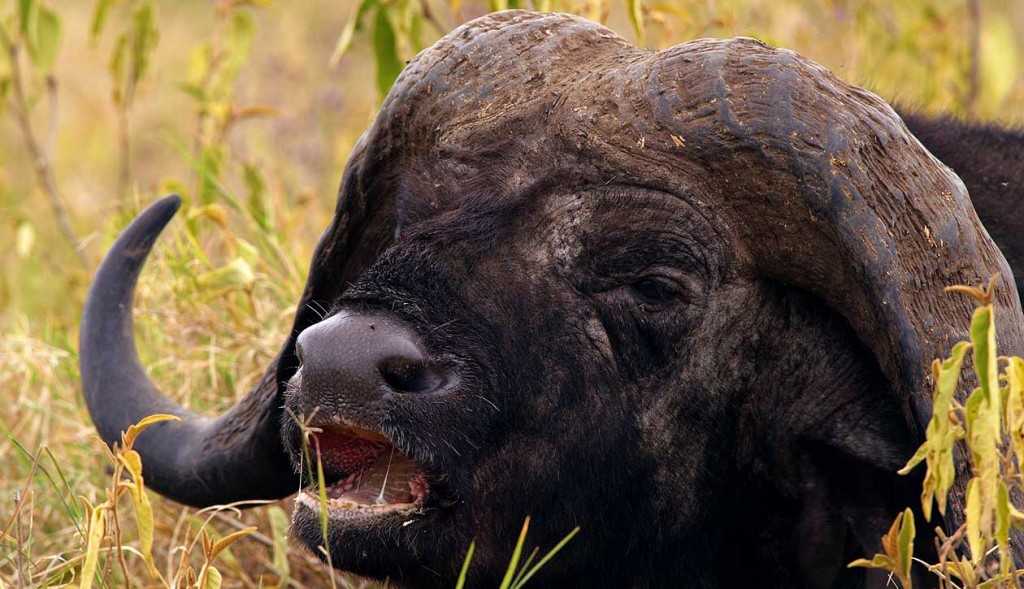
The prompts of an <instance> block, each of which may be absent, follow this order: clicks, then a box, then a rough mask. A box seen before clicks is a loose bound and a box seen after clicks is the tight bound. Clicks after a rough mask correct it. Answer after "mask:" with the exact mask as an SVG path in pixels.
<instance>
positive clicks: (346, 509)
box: [296, 490, 425, 520]
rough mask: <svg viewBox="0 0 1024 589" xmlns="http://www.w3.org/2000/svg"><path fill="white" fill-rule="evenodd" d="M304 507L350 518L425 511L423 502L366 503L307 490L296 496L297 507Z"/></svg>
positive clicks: (330, 518) (335, 516)
mask: <svg viewBox="0 0 1024 589" xmlns="http://www.w3.org/2000/svg"><path fill="white" fill-rule="evenodd" d="M299 507H303V508H305V509H309V510H312V511H315V512H317V513H320V512H321V511H322V510H323V509H324V508H326V509H327V517H328V519H329V520H333V519H349V518H350V517H360V518H365V517H373V516H382V517H383V516H392V515H400V516H401V515H406V516H409V515H422V514H423V513H425V511H424V508H423V504H422V503H420V502H412V503H383V504H379V505H377V504H366V503H356V502H353V501H347V500H345V499H331V498H326V499H325V498H322V497H320V496H319V495H318V494H317V493H316V492H315V491H311V490H305V491H302V492H300V493H299V496H298V497H297V498H296V509H298V508H299Z"/></svg>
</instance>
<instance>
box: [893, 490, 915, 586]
mask: <svg viewBox="0 0 1024 589" xmlns="http://www.w3.org/2000/svg"><path fill="white" fill-rule="evenodd" d="M916 534H917V531H916V530H915V529H914V512H913V511H910V508H909V507H908V508H907V509H905V510H903V525H902V526H900V534H899V539H898V540H897V546H898V548H899V553H898V554H899V559H900V560H899V565H900V577H901V578H903V579H910V567H911V565H912V564H913V557H914V536H915V535H916ZM905 589H909V586H906V587H905Z"/></svg>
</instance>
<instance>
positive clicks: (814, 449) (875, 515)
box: [739, 286, 929, 587]
mask: <svg viewBox="0 0 1024 589" xmlns="http://www.w3.org/2000/svg"><path fill="white" fill-rule="evenodd" d="M765 300H766V301H767V303H766V304H765V306H764V311H763V312H762V316H763V317H765V318H766V322H765V326H764V328H763V330H762V331H760V334H759V337H758V338H757V340H758V341H759V343H758V345H757V346H756V347H755V348H754V349H752V350H751V351H750V353H751V354H752V355H753V356H752V357H753V358H754V360H753V361H754V362H755V365H756V366H757V370H756V371H755V374H756V375H757V376H756V378H755V379H754V381H753V386H752V388H751V390H750V393H749V396H748V397H747V399H746V400H745V401H744V403H743V405H742V409H741V414H740V439H741V441H742V443H741V445H740V448H741V453H742V454H741V456H740V462H739V466H740V470H741V471H742V472H750V473H753V474H752V478H753V481H754V483H755V486H756V487H757V488H758V489H761V492H762V493H769V494H774V495H776V497H775V501H774V502H769V501H762V503H763V504H768V505H789V507H788V508H778V509H782V510H783V512H782V513H780V514H776V515H777V516H782V517H784V518H785V519H787V520H788V521H791V522H793V523H792V528H791V530H790V533H792V534H793V537H792V539H791V542H792V543H791V545H790V546H791V552H790V555H789V557H793V556H795V557H796V559H797V564H798V566H799V570H800V572H801V574H802V577H803V578H804V580H805V581H806V585H807V586H812V587H816V586H831V585H832V582H833V581H835V578H834V577H835V574H836V571H837V570H844V571H845V565H846V564H848V563H849V562H851V561H853V560H854V559H856V558H862V557H865V556H867V557H870V555H872V554H875V553H876V552H879V551H880V549H881V545H880V537H881V535H882V534H883V533H884V532H885V531H886V530H887V529H888V528H889V526H890V525H891V523H892V521H893V518H894V517H895V516H896V514H898V513H899V512H901V511H902V510H903V509H905V508H906V507H916V506H918V505H920V499H919V495H920V489H921V487H920V483H921V473H917V472H915V473H912V474H911V476H900V475H899V474H897V471H898V470H899V469H900V468H901V467H902V466H903V465H904V464H906V461H907V460H908V459H909V457H910V456H911V455H912V454H913V452H914V451H915V449H916V446H917V441H916V437H915V434H914V426H913V425H912V424H911V423H908V420H907V419H906V416H905V414H904V412H903V408H902V406H901V403H900V401H899V396H898V395H897V393H896V391H895V389H894V387H893V386H892V385H891V384H890V383H889V382H888V379H887V378H886V377H885V375H884V374H883V372H882V370H881V368H880V367H879V366H878V362H877V360H876V359H875V357H874V355H873V354H872V353H871V351H870V350H869V349H867V347H866V346H865V344H863V343H862V342H861V341H860V340H859V338H858V336H857V335H856V333H855V332H854V330H853V328H852V327H851V326H850V325H849V323H848V322H846V321H845V320H844V319H843V318H842V317H841V316H840V315H839V314H838V313H836V312H835V311H833V310H831V309H830V308H829V307H828V306H827V304H826V303H825V302H823V301H822V300H820V299H818V298H816V297H813V296H811V295H808V294H806V293H802V292H799V291H794V290H792V289H788V288H786V287H782V286H777V287H775V288H774V289H769V290H768V294H767V295H766V299H765ZM919 521H923V520H919ZM919 536H920V537H921V538H922V539H923V540H924V543H922V545H921V547H920V551H922V552H925V551H927V550H929V547H928V546H927V541H929V540H928V538H927V536H928V534H924V533H922V534H919ZM785 556H786V555H780V558H782V557H785ZM843 574H844V575H847V574H849V575H863V574H864V573H863V571H861V570H855V571H852V572H849V573H843Z"/></svg>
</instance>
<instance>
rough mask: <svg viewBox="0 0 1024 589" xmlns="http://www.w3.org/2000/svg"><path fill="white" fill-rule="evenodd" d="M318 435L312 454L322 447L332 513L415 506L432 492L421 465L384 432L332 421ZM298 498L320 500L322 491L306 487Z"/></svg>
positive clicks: (409, 508)
mask: <svg viewBox="0 0 1024 589" xmlns="http://www.w3.org/2000/svg"><path fill="white" fill-rule="evenodd" d="M315 436H316V440H315V441H314V442H313V444H312V448H311V449H310V450H311V452H312V454H313V456H314V459H315V457H316V455H317V452H319V458H320V462H321V464H322V465H323V469H324V482H325V484H326V488H325V489H324V491H325V495H326V496H327V507H328V508H329V509H330V511H331V513H332V514H338V513H339V512H340V513H341V514H342V515H343V514H344V512H346V511H351V510H375V511H389V512H390V511H417V510H420V509H422V507H423V504H424V502H425V501H426V500H427V498H428V497H429V496H430V484H429V483H428V482H427V476H426V472H425V471H424V470H423V468H422V467H420V466H419V465H418V464H417V463H416V462H414V461H413V460H411V459H410V458H409V457H407V456H406V455H404V454H403V453H402V452H400V451H399V450H397V449H396V448H395V447H394V446H393V445H392V444H391V443H390V441H389V440H388V439H387V438H385V437H384V436H382V435H380V434H378V433H376V432H371V431H368V430H364V429H360V428H357V427H354V426H350V425H343V426H330V427H327V428H324V429H323V431H322V432H321V433H318V434H315ZM299 499H300V501H302V502H304V503H309V502H311V501H312V502H316V503H319V502H320V493H319V490H318V489H316V488H313V487H311V488H309V489H306V490H304V491H303V492H302V494H301V495H300V497H299ZM361 513H365V511H363V512H361Z"/></svg>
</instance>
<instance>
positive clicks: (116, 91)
mask: <svg viewBox="0 0 1024 589" xmlns="http://www.w3.org/2000/svg"><path fill="white" fill-rule="evenodd" d="M127 68H128V35H126V34H124V33H122V34H120V35H118V36H117V40H116V41H114V49H113V50H112V51H111V52H110V63H109V64H108V65H107V71H109V72H110V80H111V82H112V83H113V86H114V87H113V89H112V93H113V96H114V102H116V103H117V104H121V101H122V100H123V99H124V84H125V80H126V79H127V77H128V71H127Z"/></svg>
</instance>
